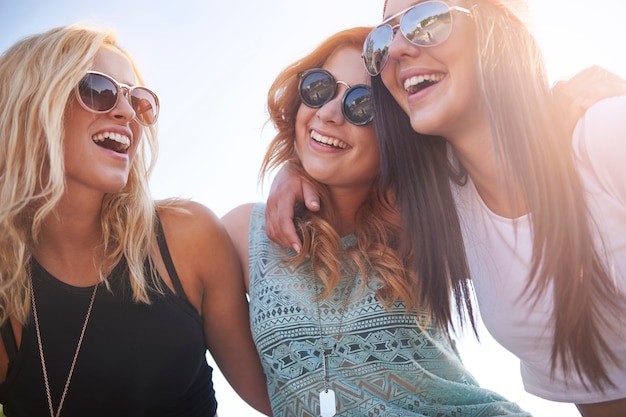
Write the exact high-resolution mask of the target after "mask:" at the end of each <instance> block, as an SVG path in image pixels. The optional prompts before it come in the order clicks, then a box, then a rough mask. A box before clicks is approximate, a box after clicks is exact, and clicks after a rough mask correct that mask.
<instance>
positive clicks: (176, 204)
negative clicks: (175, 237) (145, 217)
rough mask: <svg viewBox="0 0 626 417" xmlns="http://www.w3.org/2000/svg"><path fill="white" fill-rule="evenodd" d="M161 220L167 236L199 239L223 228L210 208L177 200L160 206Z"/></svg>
mask: <svg viewBox="0 0 626 417" xmlns="http://www.w3.org/2000/svg"><path fill="white" fill-rule="evenodd" d="M158 213H159V218H160V219H161V223H163V228H164V229H165V231H166V235H168V234H170V233H168V232H171V233H176V234H184V235H185V236H186V237H187V238H192V237H194V236H196V238H199V237H201V236H204V235H206V234H207V232H210V231H216V230H219V229H221V228H222V224H221V221H220V219H219V218H218V216H217V215H216V214H215V213H214V212H213V210H211V209H210V208H209V207H207V206H205V205H204V204H201V203H198V202H196V201H192V200H175V201H171V202H168V203H167V204H163V205H159V206H158Z"/></svg>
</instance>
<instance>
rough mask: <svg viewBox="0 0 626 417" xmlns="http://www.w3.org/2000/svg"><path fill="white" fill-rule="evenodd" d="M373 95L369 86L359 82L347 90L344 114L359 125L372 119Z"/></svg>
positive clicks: (347, 118) (351, 121) (344, 100)
mask: <svg viewBox="0 0 626 417" xmlns="http://www.w3.org/2000/svg"><path fill="white" fill-rule="evenodd" d="M371 98H372V95H371V93H370V89H369V87H368V86H366V85H364V84H359V85H355V86H353V87H351V88H350V89H348V90H347V91H346V94H345V96H344V99H343V108H342V111H343V114H344V116H345V118H346V120H348V121H349V122H350V123H352V124H355V125H357V126H361V125H364V124H367V123H369V122H371V121H372V103H371Z"/></svg>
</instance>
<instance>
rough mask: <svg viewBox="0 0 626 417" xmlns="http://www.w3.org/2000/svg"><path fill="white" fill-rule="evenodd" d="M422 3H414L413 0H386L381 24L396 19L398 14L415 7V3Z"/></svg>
mask: <svg viewBox="0 0 626 417" xmlns="http://www.w3.org/2000/svg"><path fill="white" fill-rule="evenodd" d="M424 1H428V0H424ZM424 1H415V0H388V1H387V2H386V3H385V8H384V10H383V23H389V22H391V21H392V20H394V19H396V18H398V17H399V16H397V15H398V14H401V13H402V12H403V11H404V10H406V9H408V8H409V7H411V6H414V5H416V4H417V3H424Z"/></svg>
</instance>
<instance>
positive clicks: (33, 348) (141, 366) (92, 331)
mask: <svg viewBox="0 0 626 417" xmlns="http://www.w3.org/2000/svg"><path fill="white" fill-rule="evenodd" d="M158 232H159V233H158V237H159V247H160V249H161V254H162V256H163V258H164V260H165V263H166V266H167V269H168V273H169V275H170V277H171V279H172V281H173V282H174V288H175V289H176V292H177V294H174V293H173V292H171V291H170V290H169V288H168V287H167V285H163V287H164V288H165V293H164V294H158V293H157V292H155V291H152V292H151V300H152V303H151V304H150V305H147V304H144V303H135V302H133V300H132V292H131V290H130V284H129V281H128V270H127V266H126V263H125V262H124V261H122V262H120V264H119V265H117V267H116V268H115V269H114V271H113V272H112V273H111V275H110V276H109V279H108V281H109V283H110V290H109V289H107V287H106V286H105V285H104V284H100V285H101V287H100V288H98V291H97V294H96V298H95V301H94V304H93V310H92V313H91V317H90V319H89V323H88V324H87V328H86V331H85V335H84V339H83V343H82V347H81V350H80V353H79V354H78V358H77V360H76V365H75V368H74V374H73V376H72V380H71V382H70V385H69V389H68V391H67V394H66V398H65V402H64V404H63V408H62V410H61V416H65V417H83V416H90V417H92V416H93V417H98V416H103V417H104V416H106V417H110V416H137V417H139V416H150V417H152V416H168V417H172V416H185V417H191V416H198V417H200V416H202V417H213V416H214V415H215V413H216V409H217V402H216V400H215V392H214V390H213V383H212V369H211V367H210V366H209V365H208V363H207V361H206V343H205V339H204V335H203V328H202V319H201V317H200V316H199V315H198V314H197V312H196V310H195V309H194V308H193V306H192V305H191V304H190V303H189V301H188V300H187V297H186V296H185V294H184V291H183V290H182V286H181V284H180V280H179V278H178V275H177V274H176V271H175V269H174V265H173V263H172V261H171V257H170V256H169V250H168V249H167V244H166V243H165V237H164V235H163V231H162V228H161V227H160V225H159V226H158ZM31 267H32V275H33V285H34V289H35V295H36V303H37V311H38V317H39V324H40V330H41V337H42V342H43V349H44V354H45V360H46V367H47V370H48V378H49V384H50V391H51V395H52V403H53V406H54V409H55V411H56V409H57V407H58V405H59V401H60V399H61V394H62V392H63V387H64V384H65V380H66V378H67V375H68V372H69V369H70V366H71V362H72V358H73V356H74V352H75V349H76V344H77V342H78V337H79V335H80V332H81V329H82V325H83V322H84V319H85V315H86V313H87V308H88V305H89V301H90V298H91V294H92V292H93V287H91V288H77V287H73V286H70V285H67V284H65V283H63V282H61V281H59V280H57V279H56V278H55V277H53V276H52V275H50V274H49V273H48V272H47V271H46V270H44V269H43V267H41V265H39V264H38V263H37V262H36V261H33V262H32V265H31ZM7 323H8V322H7ZM2 337H3V340H4V343H5V346H7V351H8V352H9V355H10V356H9V360H10V362H9V371H8V375H7V379H6V381H5V382H4V383H3V384H0V403H1V404H3V405H4V413H5V415H6V416H7V417H33V416H49V415H50V411H49V408H48V402H47V397H46V390H45V385H44V380H43V373H42V369H41V361H40V358H39V351H38V347H37V338H36V337H37V336H36V333H35V326H34V321H33V319H32V315H31V319H30V321H29V323H28V324H27V325H26V326H25V327H24V328H23V336H22V343H21V346H20V348H19V350H18V349H17V348H16V343H15V337H14V335H13V332H12V330H11V326H10V325H5V326H3V328H2Z"/></svg>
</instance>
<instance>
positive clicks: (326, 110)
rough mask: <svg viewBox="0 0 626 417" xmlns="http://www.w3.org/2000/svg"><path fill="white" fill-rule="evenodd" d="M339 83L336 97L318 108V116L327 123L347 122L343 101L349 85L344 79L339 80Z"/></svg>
mask: <svg viewBox="0 0 626 417" xmlns="http://www.w3.org/2000/svg"><path fill="white" fill-rule="evenodd" d="M337 84H338V87H337V91H336V93H335V97H333V99H332V100H330V101H329V102H327V103H326V104H324V105H323V106H322V107H320V108H319V109H317V117H319V118H320V120H322V121H324V122H326V123H335V124H343V122H345V119H344V117H343V112H342V111H341V106H342V104H341V103H342V101H343V94H344V93H345V91H346V90H347V89H348V88H349V86H348V84H346V83H345V82H343V81H337Z"/></svg>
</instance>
